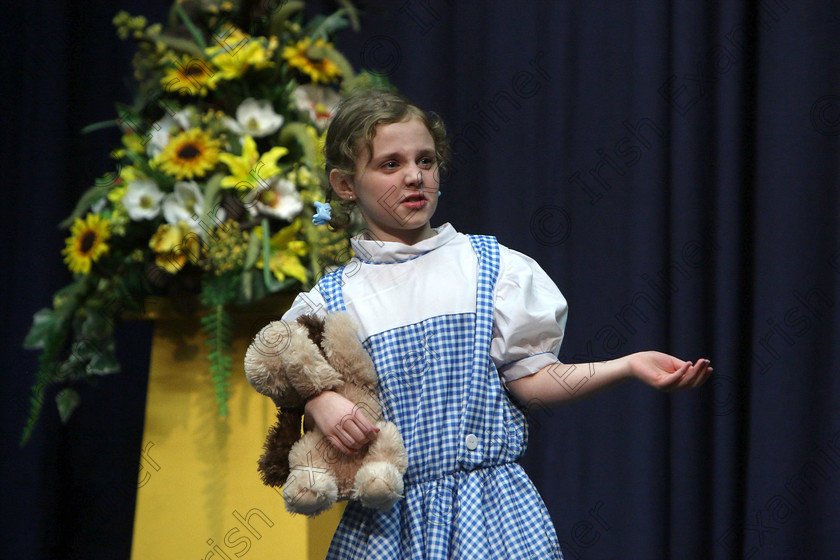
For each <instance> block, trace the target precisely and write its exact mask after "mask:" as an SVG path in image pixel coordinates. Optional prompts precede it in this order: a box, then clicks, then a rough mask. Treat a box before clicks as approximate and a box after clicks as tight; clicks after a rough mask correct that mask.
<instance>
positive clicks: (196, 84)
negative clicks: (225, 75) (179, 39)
mask: <svg viewBox="0 0 840 560" xmlns="http://www.w3.org/2000/svg"><path fill="white" fill-rule="evenodd" d="M169 64H170V66H169V68H167V69H166V73H165V74H164V76H163V78H161V80H160V85H161V86H163V89H164V90H166V91H168V92H171V93H177V94H179V95H202V96H203V95H207V92H208V90H211V89H216V82H218V81H219V78H220V76H219V73H218V72H214V71H213V68H212V67H211V66H210V65H209V64H207V61H205V60H203V59H200V58H197V57H191V56H189V55H184V56H182V57H181V59H180V60H178V59H177V58H176V57H174V56H173V57H171V58H170V59H169Z"/></svg>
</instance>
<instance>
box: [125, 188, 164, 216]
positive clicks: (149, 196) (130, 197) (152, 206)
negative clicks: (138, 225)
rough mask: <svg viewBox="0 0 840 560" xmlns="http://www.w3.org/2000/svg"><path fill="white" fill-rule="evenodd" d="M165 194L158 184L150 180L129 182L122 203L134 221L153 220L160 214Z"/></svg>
mask: <svg viewBox="0 0 840 560" xmlns="http://www.w3.org/2000/svg"><path fill="white" fill-rule="evenodd" d="M162 198H163V193H162V192H161V191H160V189H159V188H158V186H157V183H155V182H154V181H150V180H148V179H138V180H135V181H129V183H128V188H127V189H126V191H125V195H124V196H123V198H122V203H123V205H124V206H125V209H126V210H127V211H128V215H129V216H130V217H131V219H132V220H134V221H139V220H151V219H152V218H154V217H156V216H157V215H158V214H160V200H161V199H162Z"/></svg>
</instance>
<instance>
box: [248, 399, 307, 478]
mask: <svg viewBox="0 0 840 560" xmlns="http://www.w3.org/2000/svg"><path fill="white" fill-rule="evenodd" d="M301 416H303V411H302V410H301V409H297V408H295V409H284V408H281V409H278V411H277V423H276V424H274V425H273V426H272V427H271V429H270V430H269V431H268V436H266V438H265V444H264V445H263V450H264V451H263V454H262V457H260V459H259V461H258V462H257V465H258V468H257V470H259V472H260V476H261V477H262V481H263V484H265V485H267V486H282V485H283V484H285V483H286V478H288V476H289V451H290V450H291V449H292V445H294V444H295V442H296V441H297V440H298V439H300V418H301Z"/></svg>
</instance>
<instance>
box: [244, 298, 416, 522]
mask: <svg viewBox="0 0 840 560" xmlns="http://www.w3.org/2000/svg"><path fill="white" fill-rule="evenodd" d="M245 374H246V376H247V378H248V382H249V383H250V384H251V386H252V387H254V389H256V390H257V391H258V392H259V393H261V394H263V395H266V396H268V397H271V399H272V400H273V401H274V403H275V405H277V407H278V412H277V421H276V423H275V424H274V426H272V427H271V428H270V430H269V433H268V435H267V437H266V441H265V445H264V452H263V454H262V456H261V457H260V459H259V461H258V470H259V472H260V475H261V477H262V480H263V483H264V484H266V485H268V486H274V487H277V486H282V487H283V501H284V502H285V504H286V509H287V510H288V511H289V512H292V513H302V514H305V515H307V516H309V517H314V516H316V515H318V514H320V513H322V512H324V511H326V510H327V509H329V508H330V507H331V506H332V504H334V503H335V502H336V501H339V500H348V499H357V500H360V501H361V503H362V504H363V505H365V506H367V507H371V508H375V509H379V510H387V509H390V508H391V507H392V506H393V505H394V503H396V501H397V500H399V499H400V498H401V497H402V493H403V475H404V474H405V470H406V468H407V467H408V455H407V453H406V450H405V446H404V444H403V440H402V437H401V436H400V433H399V431H398V430H397V427H396V425H394V423H393V422H386V421H385V420H384V418H383V415H382V407H381V405H380V402H379V395H378V383H379V381H378V378H377V374H376V370H375V368H374V365H373V362H372V361H371V359H370V356H369V355H368V353H367V352H366V351H365V349H364V347H363V346H362V344H361V342H360V341H359V339H358V337H357V335H356V324H355V322H354V321H353V319H352V318H351V317H350V316H349V315H348V314H347V313H346V312H336V313H331V314H328V315H327V316H326V317H325V318H324V319H323V320H322V319H319V318H318V317H317V316H315V315H311V314H310V315H303V316H301V317H299V318H298V319H297V321H295V322H292V323H290V322H286V321H273V322H271V323H269V324H268V325H266V326H265V327H264V328H263V329H262V330H261V331H260V332H259V334H258V335H257V336H256V337H255V338H254V341H253V343H252V344H251V345H250V346H249V347H248V350H247V351H246V353H245ZM325 390H331V391H336V392H337V393H339V394H341V395H343V396H344V397H346V398H347V399H349V400H350V401H352V402H353V403H355V404H356V407H357V408H358V410H359V411H360V412H361V413H362V414H365V415H366V416H367V417H368V419H369V420H371V422H373V423H374V425H375V426H376V427H377V428H379V432H378V434H377V435H376V437H375V439H374V440H372V441H370V442H368V443H366V444H365V445H364V446H363V447H362V448H361V449H359V450H358V452H357V453H355V454H350V455H348V454H345V453H342V452H340V451H339V450H337V449H335V448H334V447H333V445H332V444H331V443H330V442H329V440H328V439H327V437H326V436H324V434H323V433H322V432H321V430H319V429H318V428H317V427H314V428H312V429H310V430H307V431H305V433H304V434H303V436H302V437H301V418H302V416H303V413H304V405H305V404H306V402H307V401H308V400H309V399H310V398H312V397H314V396H315V395H317V394H319V393H321V392H322V391H325Z"/></svg>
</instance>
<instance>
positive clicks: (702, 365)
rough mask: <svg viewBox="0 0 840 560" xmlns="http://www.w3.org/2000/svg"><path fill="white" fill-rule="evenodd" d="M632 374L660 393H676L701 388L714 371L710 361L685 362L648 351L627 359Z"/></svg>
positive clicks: (632, 355)
mask: <svg viewBox="0 0 840 560" xmlns="http://www.w3.org/2000/svg"><path fill="white" fill-rule="evenodd" d="M627 358H628V361H629V366H630V373H631V374H632V375H633V376H634V377H635V378H637V379H639V380H641V381H643V382H645V383H647V384H648V385H650V386H651V387H654V388H656V389H659V390H660V391H667V392H674V391H681V390H683V389H691V388H693V387H699V386H700V385H702V384H703V383H705V381H706V379H708V378H709V375H710V374H711V373H712V372H713V371H714V369H713V368H712V367H711V365H709V364H710V362H709V360H707V359H705V358H704V359H701V360H697V362H696V363H692V362H684V361H682V360H680V359H678V358H675V357H674V356H669V355H668V354H663V353H662V352H655V351H648V352H638V353H636V354H631V355H630V356H628V357H627Z"/></svg>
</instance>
